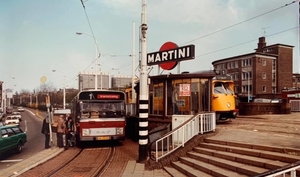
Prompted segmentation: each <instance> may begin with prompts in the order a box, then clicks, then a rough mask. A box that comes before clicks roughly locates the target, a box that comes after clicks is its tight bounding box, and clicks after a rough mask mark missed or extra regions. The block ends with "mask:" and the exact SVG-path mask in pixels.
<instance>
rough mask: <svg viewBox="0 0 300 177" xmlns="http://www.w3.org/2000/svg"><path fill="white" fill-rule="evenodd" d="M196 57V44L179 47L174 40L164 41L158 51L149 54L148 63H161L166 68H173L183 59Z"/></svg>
mask: <svg viewBox="0 0 300 177" xmlns="http://www.w3.org/2000/svg"><path fill="white" fill-rule="evenodd" d="M194 58H195V45H187V46H182V47H178V46H177V44H175V43H173V42H166V43H164V44H163V45H162V46H161V47H160V49H159V51H158V52H152V53H148V54H147V65H148V66H149V65H159V66H160V67H161V68H162V69H164V70H171V69H173V68H175V67H176V65H177V63H178V62H179V61H182V60H191V59H194Z"/></svg>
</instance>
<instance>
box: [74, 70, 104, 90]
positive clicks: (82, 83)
mask: <svg viewBox="0 0 300 177" xmlns="http://www.w3.org/2000/svg"><path fill="white" fill-rule="evenodd" d="M95 76H96V75H95V72H87V71H83V72H80V73H79V75H78V89H79V90H88V89H95V78H96V77H95ZM101 88H102V89H109V74H108V73H105V72H102V71H100V72H98V73H97V89H99V90H100V89H101Z"/></svg>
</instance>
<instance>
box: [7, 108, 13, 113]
mask: <svg viewBox="0 0 300 177" xmlns="http://www.w3.org/2000/svg"><path fill="white" fill-rule="evenodd" d="M13 110H14V109H13V108H6V114H11V113H12V112H13Z"/></svg>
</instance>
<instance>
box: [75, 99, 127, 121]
mask: <svg viewBox="0 0 300 177" xmlns="http://www.w3.org/2000/svg"><path fill="white" fill-rule="evenodd" d="M81 104H82V105H81V110H80V112H81V118H95V117H107V118H108V117H123V116H124V115H125V110H124V103H123V102H116V103H115V102H114V103H104V102H100V103H99V102H98V103H90V102H88V103H81Z"/></svg>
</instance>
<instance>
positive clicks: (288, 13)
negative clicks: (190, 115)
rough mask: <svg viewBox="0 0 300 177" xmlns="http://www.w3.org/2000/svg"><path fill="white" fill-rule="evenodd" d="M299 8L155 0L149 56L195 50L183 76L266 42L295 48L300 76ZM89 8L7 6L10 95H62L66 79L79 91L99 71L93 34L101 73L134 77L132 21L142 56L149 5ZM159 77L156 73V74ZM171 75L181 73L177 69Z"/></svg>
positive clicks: (1, 62) (101, 3)
mask: <svg viewBox="0 0 300 177" xmlns="http://www.w3.org/2000/svg"><path fill="white" fill-rule="evenodd" d="M292 2H293V1H292V0H247V1H245V0H201V1H200V0H148V1H147V24H148V31H147V53H150V52H155V51H158V50H159V48H160V47H161V46H162V45H163V44H164V43H165V42H168V41H171V42H174V43H176V44H177V45H178V46H183V45H189V44H194V45H195V52H196V58H195V59H194V60H188V61H184V62H181V68H180V70H181V71H190V72H192V71H200V70H207V69H212V64H211V63H212V62H213V61H215V60H219V59H223V58H227V57H232V56H236V55H242V54H246V53H251V52H254V49H255V48H256V47H257V43H258V38H259V37H262V36H265V37H266V42H267V45H272V44H277V43H282V44H287V45H292V46H295V47H294V55H293V57H294V63H293V72H295V73H299V68H300V67H299V66H300V64H299V61H298V58H299V32H298V25H299V21H298V20H299V18H298V14H299V5H298V3H292ZM84 4H85V9H86V13H85V11H84V8H83V6H82V4H81V1H80V0H63V1H61V0H51V1H49V0H6V1H5V0H3V1H0V34H1V40H0V81H4V82H5V88H12V89H13V90H14V92H15V91H20V90H21V89H25V90H28V91H33V89H34V88H37V87H39V86H40V84H41V78H42V77H43V78H46V79H45V80H44V81H45V83H52V84H53V85H54V86H55V87H56V88H59V87H62V86H63V83H64V80H65V84H66V86H67V87H71V88H72V87H73V88H77V87H78V84H77V80H75V79H76V78H77V75H78V73H79V72H81V71H86V72H88V71H93V70H94V61H95V42H94V40H93V38H92V37H91V36H90V35H92V31H91V28H92V30H93V33H94V36H95V39H96V41H97V44H98V48H99V51H100V53H101V57H100V59H99V60H98V62H99V64H100V66H99V70H101V71H103V72H106V73H109V74H110V75H116V74H121V75H126V76H131V73H132V58H131V57H130V55H131V54H132V44H133V22H135V31H136V33H135V44H136V48H135V51H136V55H138V51H139V26H140V24H141V12H142V0H88V1H85V3H84ZM87 17H88V18H87ZM88 19H89V22H90V25H91V28H90V26H89V23H88ZM76 32H83V33H86V34H83V35H80V36H79V35H76ZM137 63H138V57H136V65H137ZM112 68H114V70H113V69H112ZM52 70H56V72H52ZM157 72H158V71H157V67H154V69H153V70H152V72H151V75H155V74H157ZM167 72H171V73H177V68H175V69H173V70H171V71H167ZM136 75H138V76H139V72H138V71H136Z"/></svg>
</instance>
